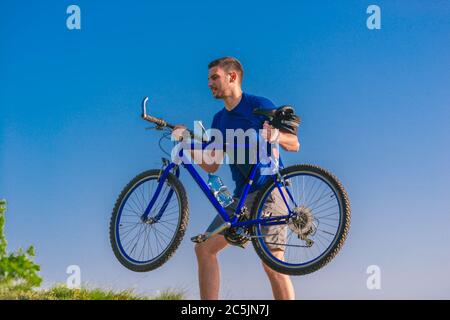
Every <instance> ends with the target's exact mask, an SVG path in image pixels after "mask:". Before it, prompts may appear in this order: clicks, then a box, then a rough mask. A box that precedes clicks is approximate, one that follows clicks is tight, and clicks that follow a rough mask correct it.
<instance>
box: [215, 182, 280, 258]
mask: <svg viewBox="0 0 450 320" xmlns="http://www.w3.org/2000/svg"><path fill="white" fill-rule="evenodd" d="M257 193H258V192H257V191H255V192H252V193H249V194H248V195H247V198H246V199H245V204H244V205H245V206H246V207H247V213H248V214H250V213H251V211H252V207H253V204H254V202H255V200H256V195H257ZM238 203H239V199H237V198H234V202H233V203H232V204H231V205H230V206H228V207H227V208H225V211H226V212H227V214H228V216H229V217H231V216H232V215H233V214H234V211H235V210H236V206H237V205H238ZM287 214H288V209H287V208H286V204H285V203H284V200H283V198H282V197H281V195H280V192H279V191H278V189H274V190H273V191H272V193H271V194H270V195H269V196H268V197H267V200H266V202H265V204H264V208H263V213H262V216H263V217H267V216H270V215H272V217H275V216H280V215H287ZM223 223H224V220H223V219H222V216H221V215H220V214H218V215H217V216H216V217H215V218H214V220H213V221H212V222H211V224H210V225H209V227H208V228H207V229H206V232H211V231H213V230H214V229H216V228H217V227H219V226H221V225H222V224H223ZM286 231H287V225H286V224H281V225H274V226H262V227H261V233H262V235H267V236H266V237H265V242H266V244H267V246H268V247H269V249H270V250H276V249H278V250H283V251H284V250H285V248H286V246H285V245H283V244H285V243H286ZM220 234H222V235H223V234H224V233H223V231H222V232H220Z"/></svg>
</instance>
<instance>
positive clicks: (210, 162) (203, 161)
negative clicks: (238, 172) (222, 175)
mask: <svg viewBox="0 0 450 320" xmlns="http://www.w3.org/2000/svg"><path fill="white" fill-rule="evenodd" d="M185 129H186V127H185V126H183V125H177V126H175V128H174V129H173V132H172V138H173V139H174V140H176V141H179V140H180V139H181V138H182V137H183V132H184V130H185ZM190 151H191V154H190V156H191V159H193V162H194V163H196V164H198V165H199V166H200V168H202V169H203V170H205V171H206V172H208V173H213V172H216V171H217V170H218V169H219V167H220V164H221V163H222V161H223V150H216V149H213V150H190Z"/></svg>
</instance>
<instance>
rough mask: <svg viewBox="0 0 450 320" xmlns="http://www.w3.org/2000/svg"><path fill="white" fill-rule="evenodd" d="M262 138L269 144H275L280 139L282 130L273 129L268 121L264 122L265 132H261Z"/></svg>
mask: <svg viewBox="0 0 450 320" xmlns="http://www.w3.org/2000/svg"><path fill="white" fill-rule="evenodd" d="M261 136H262V137H263V138H264V139H265V140H266V141H269V142H275V141H277V140H278V139H279V137H280V130H278V129H275V128H274V127H272V126H271V125H270V124H269V123H268V122H267V121H264V124H263V130H262V131H261Z"/></svg>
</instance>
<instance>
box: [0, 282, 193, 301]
mask: <svg viewBox="0 0 450 320" xmlns="http://www.w3.org/2000/svg"><path fill="white" fill-rule="evenodd" d="M184 296H185V294H184V292H182V291H177V290H171V289H168V290H165V291H163V292H162V293H161V294H159V295H157V296H142V295H138V294H136V293H134V292H133V290H123V291H114V290H105V289H99V288H83V287H82V288H80V289H68V288H67V287H66V286H65V285H56V286H54V287H53V288H50V289H46V290H24V289H0V300H182V299H184Z"/></svg>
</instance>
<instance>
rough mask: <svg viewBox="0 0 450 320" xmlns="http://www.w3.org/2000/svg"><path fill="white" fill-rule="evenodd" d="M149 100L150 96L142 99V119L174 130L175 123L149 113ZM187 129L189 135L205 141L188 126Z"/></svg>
mask: <svg viewBox="0 0 450 320" xmlns="http://www.w3.org/2000/svg"><path fill="white" fill-rule="evenodd" d="M147 101H148V97H145V98H144V100H142V115H141V117H142V119H144V120H147V121H149V122H152V123H154V124H156V125H157V126H158V127H160V128H164V127H168V128H170V129H172V130H173V129H175V126H174V125H173V124H170V123H168V122H167V121H165V120H163V119H160V118H156V117H153V116H151V115H149V114H147ZM186 130H187V131H188V132H189V135H190V137H191V138H192V139H195V140H198V141H201V142H204V141H203V139H202V138H201V137H198V136H196V135H195V134H194V132H192V131H191V130H189V129H188V128H186Z"/></svg>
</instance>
